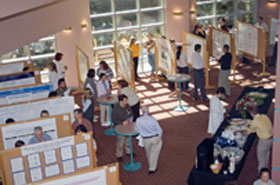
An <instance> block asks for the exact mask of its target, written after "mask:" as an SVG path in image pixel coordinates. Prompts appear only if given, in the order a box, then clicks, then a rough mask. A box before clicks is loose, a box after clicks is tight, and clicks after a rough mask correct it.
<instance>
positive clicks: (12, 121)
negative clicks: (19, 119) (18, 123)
mask: <svg viewBox="0 0 280 185" xmlns="http://www.w3.org/2000/svg"><path fill="white" fill-rule="evenodd" d="M14 122H15V120H14V119H13V118H8V119H6V121H5V123H6V124H9V123H14Z"/></svg>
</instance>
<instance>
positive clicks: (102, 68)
mask: <svg viewBox="0 0 280 185" xmlns="http://www.w3.org/2000/svg"><path fill="white" fill-rule="evenodd" d="M101 73H104V74H105V75H106V78H107V80H108V82H109V85H110V88H112V82H111V80H112V78H113V77H114V73H113V70H112V69H111V68H110V66H109V65H108V64H107V62H105V61H103V60H102V61H101V62H100V63H99V68H98V69H97V76H99V77H100V75H101Z"/></svg>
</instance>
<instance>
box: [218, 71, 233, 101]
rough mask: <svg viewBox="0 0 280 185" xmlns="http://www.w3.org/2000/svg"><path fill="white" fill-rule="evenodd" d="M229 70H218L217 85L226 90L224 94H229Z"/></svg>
mask: <svg viewBox="0 0 280 185" xmlns="http://www.w3.org/2000/svg"><path fill="white" fill-rule="evenodd" d="M229 75H230V70H220V73H219V87H223V88H225V90H226V95H227V96H230V94H231V93H230V84H229V79H228V77H229Z"/></svg>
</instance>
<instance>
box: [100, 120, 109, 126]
mask: <svg viewBox="0 0 280 185" xmlns="http://www.w3.org/2000/svg"><path fill="white" fill-rule="evenodd" d="M110 124H111V123H110V121H107V122H105V123H101V126H102V127H108V126H110Z"/></svg>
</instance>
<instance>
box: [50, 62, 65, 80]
mask: <svg viewBox="0 0 280 185" xmlns="http://www.w3.org/2000/svg"><path fill="white" fill-rule="evenodd" d="M53 62H54V63H55V65H56V69H57V73H58V75H59V78H64V74H65V68H64V65H63V64H62V63H61V61H56V60H53Z"/></svg>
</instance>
